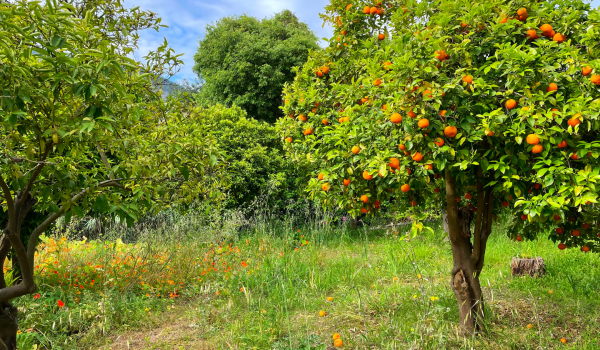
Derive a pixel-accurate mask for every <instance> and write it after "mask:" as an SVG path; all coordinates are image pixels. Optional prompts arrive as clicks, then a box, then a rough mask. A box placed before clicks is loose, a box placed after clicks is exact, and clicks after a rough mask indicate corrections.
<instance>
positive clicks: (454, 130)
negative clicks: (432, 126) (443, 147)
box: [444, 126, 458, 137]
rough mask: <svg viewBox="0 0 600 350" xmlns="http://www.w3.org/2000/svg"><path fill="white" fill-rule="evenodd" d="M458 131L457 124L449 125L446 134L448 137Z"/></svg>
mask: <svg viewBox="0 0 600 350" xmlns="http://www.w3.org/2000/svg"><path fill="white" fill-rule="evenodd" d="M457 133H458V130H457V129H456V126H447V127H446V128H445V129H444V135H446V137H454V136H456V134H457Z"/></svg>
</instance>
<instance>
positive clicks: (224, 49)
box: [194, 10, 319, 122]
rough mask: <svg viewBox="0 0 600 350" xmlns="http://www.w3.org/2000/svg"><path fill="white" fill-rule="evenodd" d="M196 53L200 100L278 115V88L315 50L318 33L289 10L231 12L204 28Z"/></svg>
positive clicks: (257, 115) (255, 114) (268, 117)
mask: <svg viewBox="0 0 600 350" xmlns="http://www.w3.org/2000/svg"><path fill="white" fill-rule="evenodd" d="M198 46H199V47H198V52H197V53H196V55H195V56H194V61H195V65H194V71H195V72H196V74H198V76H199V77H200V79H201V80H202V82H203V85H202V91H201V93H200V99H201V101H204V102H206V103H221V104H224V105H226V106H232V105H234V104H235V105H238V106H240V107H241V108H243V109H244V110H245V111H246V112H247V113H248V115H249V116H250V117H252V118H256V119H259V120H264V121H269V122H274V121H275V120H276V119H277V118H278V117H280V116H281V115H282V114H281V110H280V109H279V106H280V105H281V101H282V100H281V90H282V88H283V85H284V84H285V83H286V82H290V81H292V80H293V78H294V75H295V73H294V72H293V70H292V68H293V67H299V66H302V65H303V64H304V62H306V59H307V58H308V53H309V51H311V50H318V49H319V46H318V45H317V37H316V36H315V34H314V33H313V32H312V31H310V30H309V29H308V26H307V25H306V24H304V23H302V22H300V21H299V20H298V18H297V17H296V16H295V15H294V14H293V13H292V12H290V11H287V10H286V11H283V12H281V13H278V14H276V15H275V16H273V17H272V18H268V19H263V20H258V19H256V18H254V17H249V16H246V15H243V16H234V17H225V18H222V19H220V20H219V21H218V22H217V23H215V24H210V25H208V26H207V27H206V33H205V35H204V38H202V39H201V40H200V42H199V45H198Z"/></svg>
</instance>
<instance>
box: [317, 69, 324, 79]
mask: <svg viewBox="0 0 600 350" xmlns="http://www.w3.org/2000/svg"><path fill="white" fill-rule="evenodd" d="M317 76H318V77H319V78H320V77H322V76H323V72H321V70H318V71H317Z"/></svg>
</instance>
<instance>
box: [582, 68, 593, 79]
mask: <svg viewBox="0 0 600 350" xmlns="http://www.w3.org/2000/svg"><path fill="white" fill-rule="evenodd" d="M590 73H592V67H590V66H585V67H583V68H581V74H583V76H584V77H587V76H588V75H590Z"/></svg>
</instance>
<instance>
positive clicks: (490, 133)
mask: <svg viewBox="0 0 600 350" xmlns="http://www.w3.org/2000/svg"><path fill="white" fill-rule="evenodd" d="M485 136H494V132H493V131H492V130H489V129H488V130H486V131H485Z"/></svg>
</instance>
